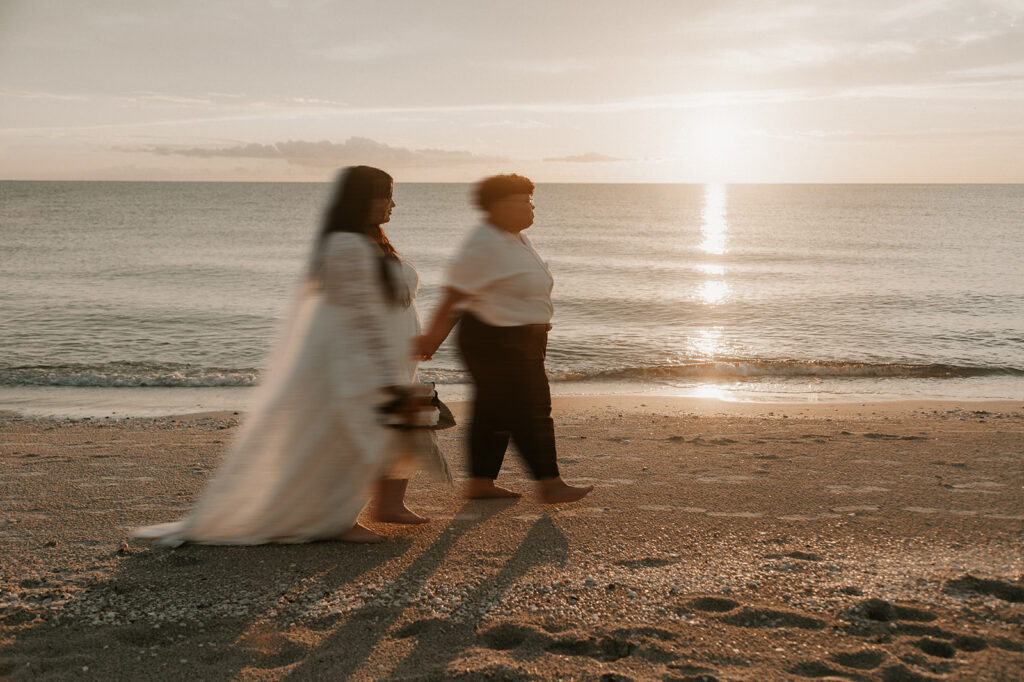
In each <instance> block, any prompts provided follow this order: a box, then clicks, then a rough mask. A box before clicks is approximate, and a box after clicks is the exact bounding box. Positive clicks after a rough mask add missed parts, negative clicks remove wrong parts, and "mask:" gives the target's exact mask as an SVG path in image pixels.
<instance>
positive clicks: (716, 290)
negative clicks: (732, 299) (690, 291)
mask: <svg viewBox="0 0 1024 682" xmlns="http://www.w3.org/2000/svg"><path fill="white" fill-rule="evenodd" d="M697 295H698V296H700V300H701V301H703V302H704V303H720V302H721V301H722V300H723V299H725V297H726V296H728V295H729V285H728V284H726V283H725V282H723V281H722V280H708V281H707V282H704V283H703V284H701V285H700V289H699V290H698V291H697Z"/></svg>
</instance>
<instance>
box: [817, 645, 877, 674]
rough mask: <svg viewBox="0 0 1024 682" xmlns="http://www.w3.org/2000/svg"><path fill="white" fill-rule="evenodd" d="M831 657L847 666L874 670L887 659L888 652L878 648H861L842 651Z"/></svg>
mask: <svg viewBox="0 0 1024 682" xmlns="http://www.w3.org/2000/svg"><path fill="white" fill-rule="evenodd" d="M829 658H830V660H832V661H833V662H835V663H838V664H839V665H842V666H845V667H847V668H856V669H857V670H874V669H875V668H877V667H878V666H880V665H882V662H883V661H884V660H885V659H886V653H885V652H884V651H878V650H876V649H861V650H859V651H841V652H839V653H835V654H833V655H832V656H830V657H829Z"/></svg>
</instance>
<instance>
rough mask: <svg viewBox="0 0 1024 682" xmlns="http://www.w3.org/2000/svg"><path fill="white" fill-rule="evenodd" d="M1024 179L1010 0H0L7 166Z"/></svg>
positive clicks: (458, 175) (254, 176)
mask: <svg viewBox="0 0 1024 682" xmlns="http://www.w3.org/2000/svg"><path fill="white" fill-rule="evenodd" d="M359 163H364V164H368V165H375V166H379V167H381V168H384V169H385V170H387V171H389V172H390V173H391V174H392V175H393V176H394V177H395V178H396V180H398V181H399V182H403V181H404V182H470V181H473V180H476V179H478V178H480V177H482V176H485V175H490V174H493V173H499V172H518V173H522V174H525V175H528V176H529V177H531V178H532V179H533V180H535V181H537V182H879V183H888V182H1016V183H1020V182H1024V0H974V1H968V0H908V1H903V2H900V1H898V0H858V1H857V2H850V1H849V0H842V1H830V0H817V1H815V2H793V1H789V0H778V1H776V0H773V1H771V2H764V1H763V0H759V1H742V2H741V1H736V0H709V1H705V0H671V1H670V0H661V1H656V0H616V1H607V0H586V2H582V1H580V0H543V1H535V0H516V1H515V2H493V1H487V0H370V1H366V2H363V1H350V0H290V1H283V0H281V1H273V0H199V1H196V0H174V1H172V2H167V1H166V0H161V1H156V0H116V1H115V0H89V1H88V2H79V1H76V0H63V1H56V0H0V179H6V180H19V179H37V180H201V181H313V182H323V181H329V180H330V179H331V178H332V177H333V176H334V171H335V169H337V168H338V167H341V166H346V165H352V164H359Z"/></svg>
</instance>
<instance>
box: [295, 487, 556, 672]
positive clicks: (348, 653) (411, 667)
mask: <svg viewBox="0 0 1024 682" xmlns="http://www.w3.org/2000/svg"><path fill="white" fill-rule="evenodd" d="M512 504H514V502H513V501H506V502H501V501H493V500H492V501H487V502H468V503H466V504H465V505H464V506H463V507H462V509H460V510H459V513H457V514H456V516H455V519H454V520H453V521H452V522H451V523H450V524H449V526H448V528H447V529H446V530H445V532H442V533H441V535H440V536H439V537H438V538H437V540H436V541H435V542H434V543H433V545H431V546H430V547H429V548H427V549H426V550H424V551H423V553H422V554H420V556H419V557H417V558H416V560H415V561H414V562H413V563H412V564H411V565H410V566H409V567H408V568H407V569H406V570H405V571H404V572H403V573H402V574H401V575H399V576H398V577H397V578H396V579H395V581H394V585H396V586H397V587H399V588H400V590H401V591H402V592H403V593H405V594H410V593H414V592H416V591H418V590H419V588H421V587H422V586H423V585H424V584H425V583H426V581H427V580H428V579H429V578H430V577H431V576H432V575H433V574H434V573H435V572H436V570H437V568H438V567H439V566H440V565H441V563H442V561H444V559H445V557H446V556H448V554H449V553H450V552H451V549H452V547H453V546H454V545H455V543H456V542H458V540H459V539H460V538H461V537H462V536H464V535H465V534H466V533H467V532H468V531H469V530H471V529H472V528H473V527H474V526H476V525H479V524H481V523H483V522H484V521H486V520H487V519H489V518H491V517H492V516H494V515H495V514H497V513H498V512H499V511H501V510H503V509H506V508H508V507H509V506H511V505H512ZM473 513H477V514H479V516H478V517H476V518H469V519H467V518H466V517H470V516H471V515H472V514H473ZM460 517H461V518H460ZM568 549H569V545H568V541H567V540H566V538H565V536H564V535H562V533H561V531H559V530H558V528H556V527H555V525H554V524H553V523H552V522H551V519H550V518H548V517H547V516H545V517H543V518H541V519H539V520H537V521H536V522H535V523H534V524H533V526H532V528H531V529H530V531H529V533H528V534H527V535H526V537H525V538H524V539H523V541H522V543H520V545H519V547H518V549H517V550H516V552H515V553H514V554H513V555H512V556H511V557H510V558H509V559H508V561H507V562H506V563H505V565H504V567H503V568H502V569H501V570H500V571H499V573H498V574H497V575H495V576H494V577H493V578H492V579H491V580H489V581H486V582H485V583H483V584H481V586H480V587H479V588H478V589H477V590H476V591H475V592H474V593H472V594H470V596H469V597H468V598H467V599H466V600H465V601H464V603H466V604H470V605H475V604H480V603H483V602H485V601H490V602H493V601H496V600H497V599H498V598H499V597H500V596H501V595H502V594H504V593H505V592H506V591H507V590H508V589H509V588H510V587H511V586H512V585H513V584H514V583H515V581H516V580H517V579H518V578H519V577H521V576H522V575H524V574H525V573H526V572H527V571H529V570H530V569H531V568H532V567H534V566H537V565H539V564H542V563H552V562H558V563H564V562H565V560H566V558H567V557H568ZM404 610H405V605H404V604H401V603H400V604H398V605H397V606H392V607H391V608H381V607H379V606H367V607H365V608H364V609H362V610H361V611H359V612H357V613H355V614H353V615H352V616H351V617H350V618H349V619H348V620H347V621H346V622H345V624H344V625H342V626H341V627H340V628H339V629H338V630H336V631H335V632H334V633H332V634H331V635H330V637H328V638H327V639H326V640H325V641H324V642H322V643H321V645H320V647H319V650H318V653H317V654H315V655H310V656H309V657H307V658H306V659H305V660H304V661H303V662H302V663H301V664H300V665H298V666H296V667H294V668H292V670H291V671H290V672H291V674H290V675H289V677H288V679H290V680H305V679H323V678H324V676H327V677H329V678H331V679H345V678H347V677H349V676H351V675H352V674H354V673H355V672H356V671H357V670H359V668H360V667H361V666H363V665H364V664H365V663H366V662H367V661H368V659H369V658H370V655H371V654H372V652H373V650H374V649H375V648H376V647H377V645H378V643H379V642H380V641H381V639H382V638H384V637H385V636H388V634H389V631H390V630H391V629H392V627H393V626H394V624H395V622H396V621H397V620H398V619H399V618H401V616H402V614H403V612H404ZM478 620H479V617H477V618H475V619H470V620H456V619H451V618H448V619H445V618H431V619H425V620H421V621H416V622H414V623H410V624H408V625H406V626H405V627H403V628H402V629H401V631H400V632H399V633H398V636H399V637H416V638H417V643H416V646H415V648H414V649H413V651H412V652H411V653H410V654H409V655H408V656H407V657H406V658H405V659H404V660H403V661H402V663H400V664H399V665H398V667H397V668H396V669H394V670H393V671H392V672H391V673H390V674H389V677H393V678H402V677H406V676H422V675H424V674H425V672H426V670H427V668H428V667H429V668H430V669H431V672H432V673H438V674H442V673H443V671H444V669H445V667H446V666H447V664H448V663H449V662H451V661H453V660H455V659H456V658H457V657H458V656H459V654H460V653H461V652H462V651H463V650H465V649H466V648H467V647H468V646H470V645H471V644H472V643H473V641H474V640H475V639H476V627H477V625H478ZM428 662H429V665H428Z"/></svg>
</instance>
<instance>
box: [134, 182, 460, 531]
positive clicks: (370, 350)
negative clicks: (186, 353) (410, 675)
mask: <svg viewBox="0 0 1024 682" xmlns="http://www.w3.org/2000/svg"><path fill="white" fill-rule="evenodd" d="M391 190H392V179H391V176H389V175H388V174H387V173H385V172H384V171H381V170H378V169H376V168H369V167H367V166H357V167H353V168H349V169H346V171H345V172H344V173H343V175H342V177H341V180H340V183H339V187H338V191H337V193H336V196H335V199H334V202H333V204H332V206H331V207H330V209H329V210H328V212H327V215H326V219H325V222H324V227H323V230H322V232H321V234H320V237H319V239H318V240H317V242H316V245H315V247H314V251H313V258H312V260H311V267H310V274H309V277H307V279H306V281H305V282H304V284H303V286H302V289H301V291H300V293H299V295H298V297H297V299H296V300H295V302H294V303H293V305H292V308H291V310H290V315H289V319H288V320H287V323H286V325H285V329H284V332H283V334H282V336H281V338H280V339H279V340H278V343H277V346H276V348H275V350H274V352H273V354H272V355H271V357H270V361H269V363H268V369H267V372H266V374H265V377H264V381H263V383H262V384H261V386H260V387H259V389H257V395H256V397H255V401H254V403H255V404H254V406H253V409H252V410H251V412H250V414H249V416H248V418H247V419H246V422H245V423H244V425H243V426H242V428H241V430H240V433H239V434H238V438H237V440H236V441H235V443H234V444H233V445H232V447H231V448H230V450H229V451H228V452H227V454H226V455H225V457H224V460H223V461H222V463H221V465H220V467H219V469H218V471H217V472H216V474H215V475H214V476H213V478H212V480H211V481H210V482H209V484H208V485H207V487H206V489H205V490H204V491H203V492H202V494H201V495H200V497H199V500H198V502H197V504H196V505H195V507H194V508H193V509H192V511H191V512H190V513H189V514H188V516H186V517H185V518H184V519H183V520H181V521H177V522H174V523H165V524H161V525H158V526H149V527H146V528H141V529H138V530H136V531H135V532H134V535H135V536H136V537H142V538H150V539H155V540H157V541H159V542H162V543H165V544H180V543H182V542H197V543H206V544H262V543H267V542H307V541H312V540H323V539H340V540H346V541H351V542H380V541H382V540H383V539H384V537H383V536H381V535H379V534H377V533H375V532H373V531H371V530H369V529H368V528H366V527H364V526H362V525H360V524H359V523H358V522H357V519H358V516H359V514H360V512H361V510H362V509H363V507H364V506H365V505H366V503H367V501H368V498H369V494H370V492H371V491H372V492H373V493H374V496H375V498H376V499H375V504H374V519H375V520H377V521H385V522H394V523H423V522H425V521H427V519H424V518H422V517H420V516H417V515H416V514H414V513H413V512H411V511H410V510H409V509H408V508H406V506H405V503H404V495H405V488H406V484H407V483H408V480H407V479H406V478H403V477H402V476H403V473H402V472H403V471H408V466H407V465H406V463H405V462H406V461H407V460H409V459H411V458H413V457H417V456H419V457H426V458H427V459H428V460H432V461H434V462H435V463H438V462H439V463H440V465H441V468H443V469H446V468H447V467H446V466H445V465H444V461H443V458H442V456H441V454H440V452H439V451H438V450H437V444H436V440H435V438H434V434H433V432H431V431H424V430H422V429H416V430H412V431H404V430H400V429H392V428H387V427H385V426H383V425H382V423H381V414H380V411H379V409H380V407H381V406H382V405H385V404H391V405H393V406H397V409H398V410H399V411H403V412H404V411H405V407H404V406H406V405H407V404H408V403H407V390H408V386H409V384H411V383H412V382H413V381H414V379H415V376H416V364H417V363H416V362H415V361H414V360H411V359H410V354H411V352H412V351H411V347H412V346H411V340H412V338H413V337H414V336H415V335H416V334H418V333H419V318H418V315H417V312H416V307H415V295H416V289H417V287H418V285H419V276H418V275H417V273H416V270H415V269H414V268H413V267H412V266H411V265H409V264H408V263H407V262H406V261H404V260H402V259H401V258H400V257H399V256H398V254H397V253H396V251H395V249H394V247H393V246H392V245H391V243H390V242H389V241H388V238H387V236H386V235H385V234H384V231H383V230H382V229H381V224H382V223H385V222H387V221H388V220H389V219H390V214H391V209H392V208H393V207H394V205H395V204H394V202H393V201H392V199H391Z"/></svg>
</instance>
